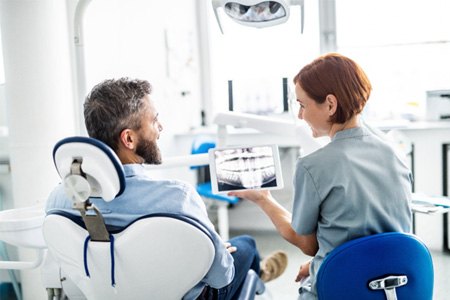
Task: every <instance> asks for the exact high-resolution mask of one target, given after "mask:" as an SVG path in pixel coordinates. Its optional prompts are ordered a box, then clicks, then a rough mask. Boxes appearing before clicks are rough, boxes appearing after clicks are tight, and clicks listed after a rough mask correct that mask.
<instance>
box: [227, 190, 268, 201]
mask: <svg viewBox="0 0 450 300" xmlns="http://www.w3.org/2000/svg"><path fill="white" fill-rule="evenodd" d="M228 195H229V196H235V197H238V198H243V199H247V200H250V201H252V202H253V203H256V204H259V203H261V202H263V201H264V200H267V199H269V198H270V197H271V195H270V192H269V191H267V190H245V191H235V192H229V193H228Z"/></svg>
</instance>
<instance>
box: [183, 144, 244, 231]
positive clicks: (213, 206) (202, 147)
mask: <svg viewBox="0 0 450 300" xmlns="http://www.w3.org/2000/svg"><path fill="white" fill-rule="evenodd" d="M215 147H216V143H215V142H214V141H212V140H210V139H207V138H204V137H202V136H200V137H197V138H195V139H194V141H193V142H192V149H191V154H194V155H195V154H204V153H208V150H209V149H211V148H215ZM191 169H193V170H196V172H197V186H196V189H197V192H198V193H199V195H200V196H201V197H202V198H203V200H204V201H205V204H206V206H207V208H208V210H209V211H213V212H216V213H217V231H218V232H219V234H220V236H221V237H222V239H224V240H228V238H229V222H228V208H229V207H230V206H233V205H235V204H237V203H238V202H239V198H237V197H233V196H227V195H226V194H213V192H212V189H211V178H210V174H209V166H208V165H201V166H193V167H191Z"/></svg>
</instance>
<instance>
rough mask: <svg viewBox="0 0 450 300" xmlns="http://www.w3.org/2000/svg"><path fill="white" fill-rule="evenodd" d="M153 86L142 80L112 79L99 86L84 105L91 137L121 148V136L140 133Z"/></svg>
mask: <svg viewBox="0 0 450 300" xmlns="http://www.w3.org/2000/svg"><path fill="white" fill-rule="evenodd" d="M151 91H152V87H151V85H150V83H149V82H148V81H146V80H139V79H129V78H126V77H124V78H120V79H108V80H105V81H103V82H101V83H99V84H97V85H96V86H95V87H94V88H93V89H92V91H91V92H90V93H89V95H88V96H87V97H86V101H85V102H84V120H85V124H86V129H87V132H88V134H89V136H90V137H93V138H95V139H98V140H100V141H102V142H104V143H105V144H107V145H108V146H110V147H111V148H112V149H114V150H117V149H118V141H119V137H120V133H121V132H122V131H123V130H124V129H126V128H130V129H133V130H139V129H140V127H141V118H142V114H143V113H144V105H145V100H144V97H145V96H146V95H149V94H150V93H151Z"/></svg>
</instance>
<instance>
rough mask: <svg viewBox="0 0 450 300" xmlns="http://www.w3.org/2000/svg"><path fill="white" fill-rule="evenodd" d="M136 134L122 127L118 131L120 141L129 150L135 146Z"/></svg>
mask: <svg viewBox="0 0 450 300" xmlns="http://www.w3.org/2000/svg"><path fill="white" fill-rule="evenodd" d="M136 142H137V139H136V135H135V133H134V131H133V130H131V129H124V130H122V132H121V133H120V143H121V144H122V145H123V146H124V147H125V148H126V149H129V150H134V149H135V147H136Z"/></svg>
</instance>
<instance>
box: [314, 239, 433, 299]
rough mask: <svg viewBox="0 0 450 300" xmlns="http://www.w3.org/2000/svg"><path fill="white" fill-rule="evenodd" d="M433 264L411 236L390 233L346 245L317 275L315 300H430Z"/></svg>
mask: <svg viewBox="0 0 450 300" xmlns="http://www.w3.org/2000/svg"><path fill="white" fill-rule="evenodd" d="M433 281H434V274H433V262H432V259H431V255H430V253H429V251H428V249H427V247H426V246H425V245H424V244H423V243H422V242H421V241H420V240H419V239H418V238H417V237H416V236H414V235H411V234H405V233H398V232H390V233H381V234H375V235H370V236H366V237H362V238H358V239H355V240H352V241H349V242H347V243H345V244H343V245H341V246H339V247H337V248H336V249H334V250H333V251H332V252H331V253H329V254H328V255H327V256H326V257H325V260H324V261H323V263H322V265H321V266H320V268H319V271H318V273H317V283H316V285H317V293H318V296H319V300H341V299H342V300H344V299H345V300H348V299H358V300H372V299H373V300H383V299H387V300H396V299H399V300H432V299H433Z"/></svg>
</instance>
